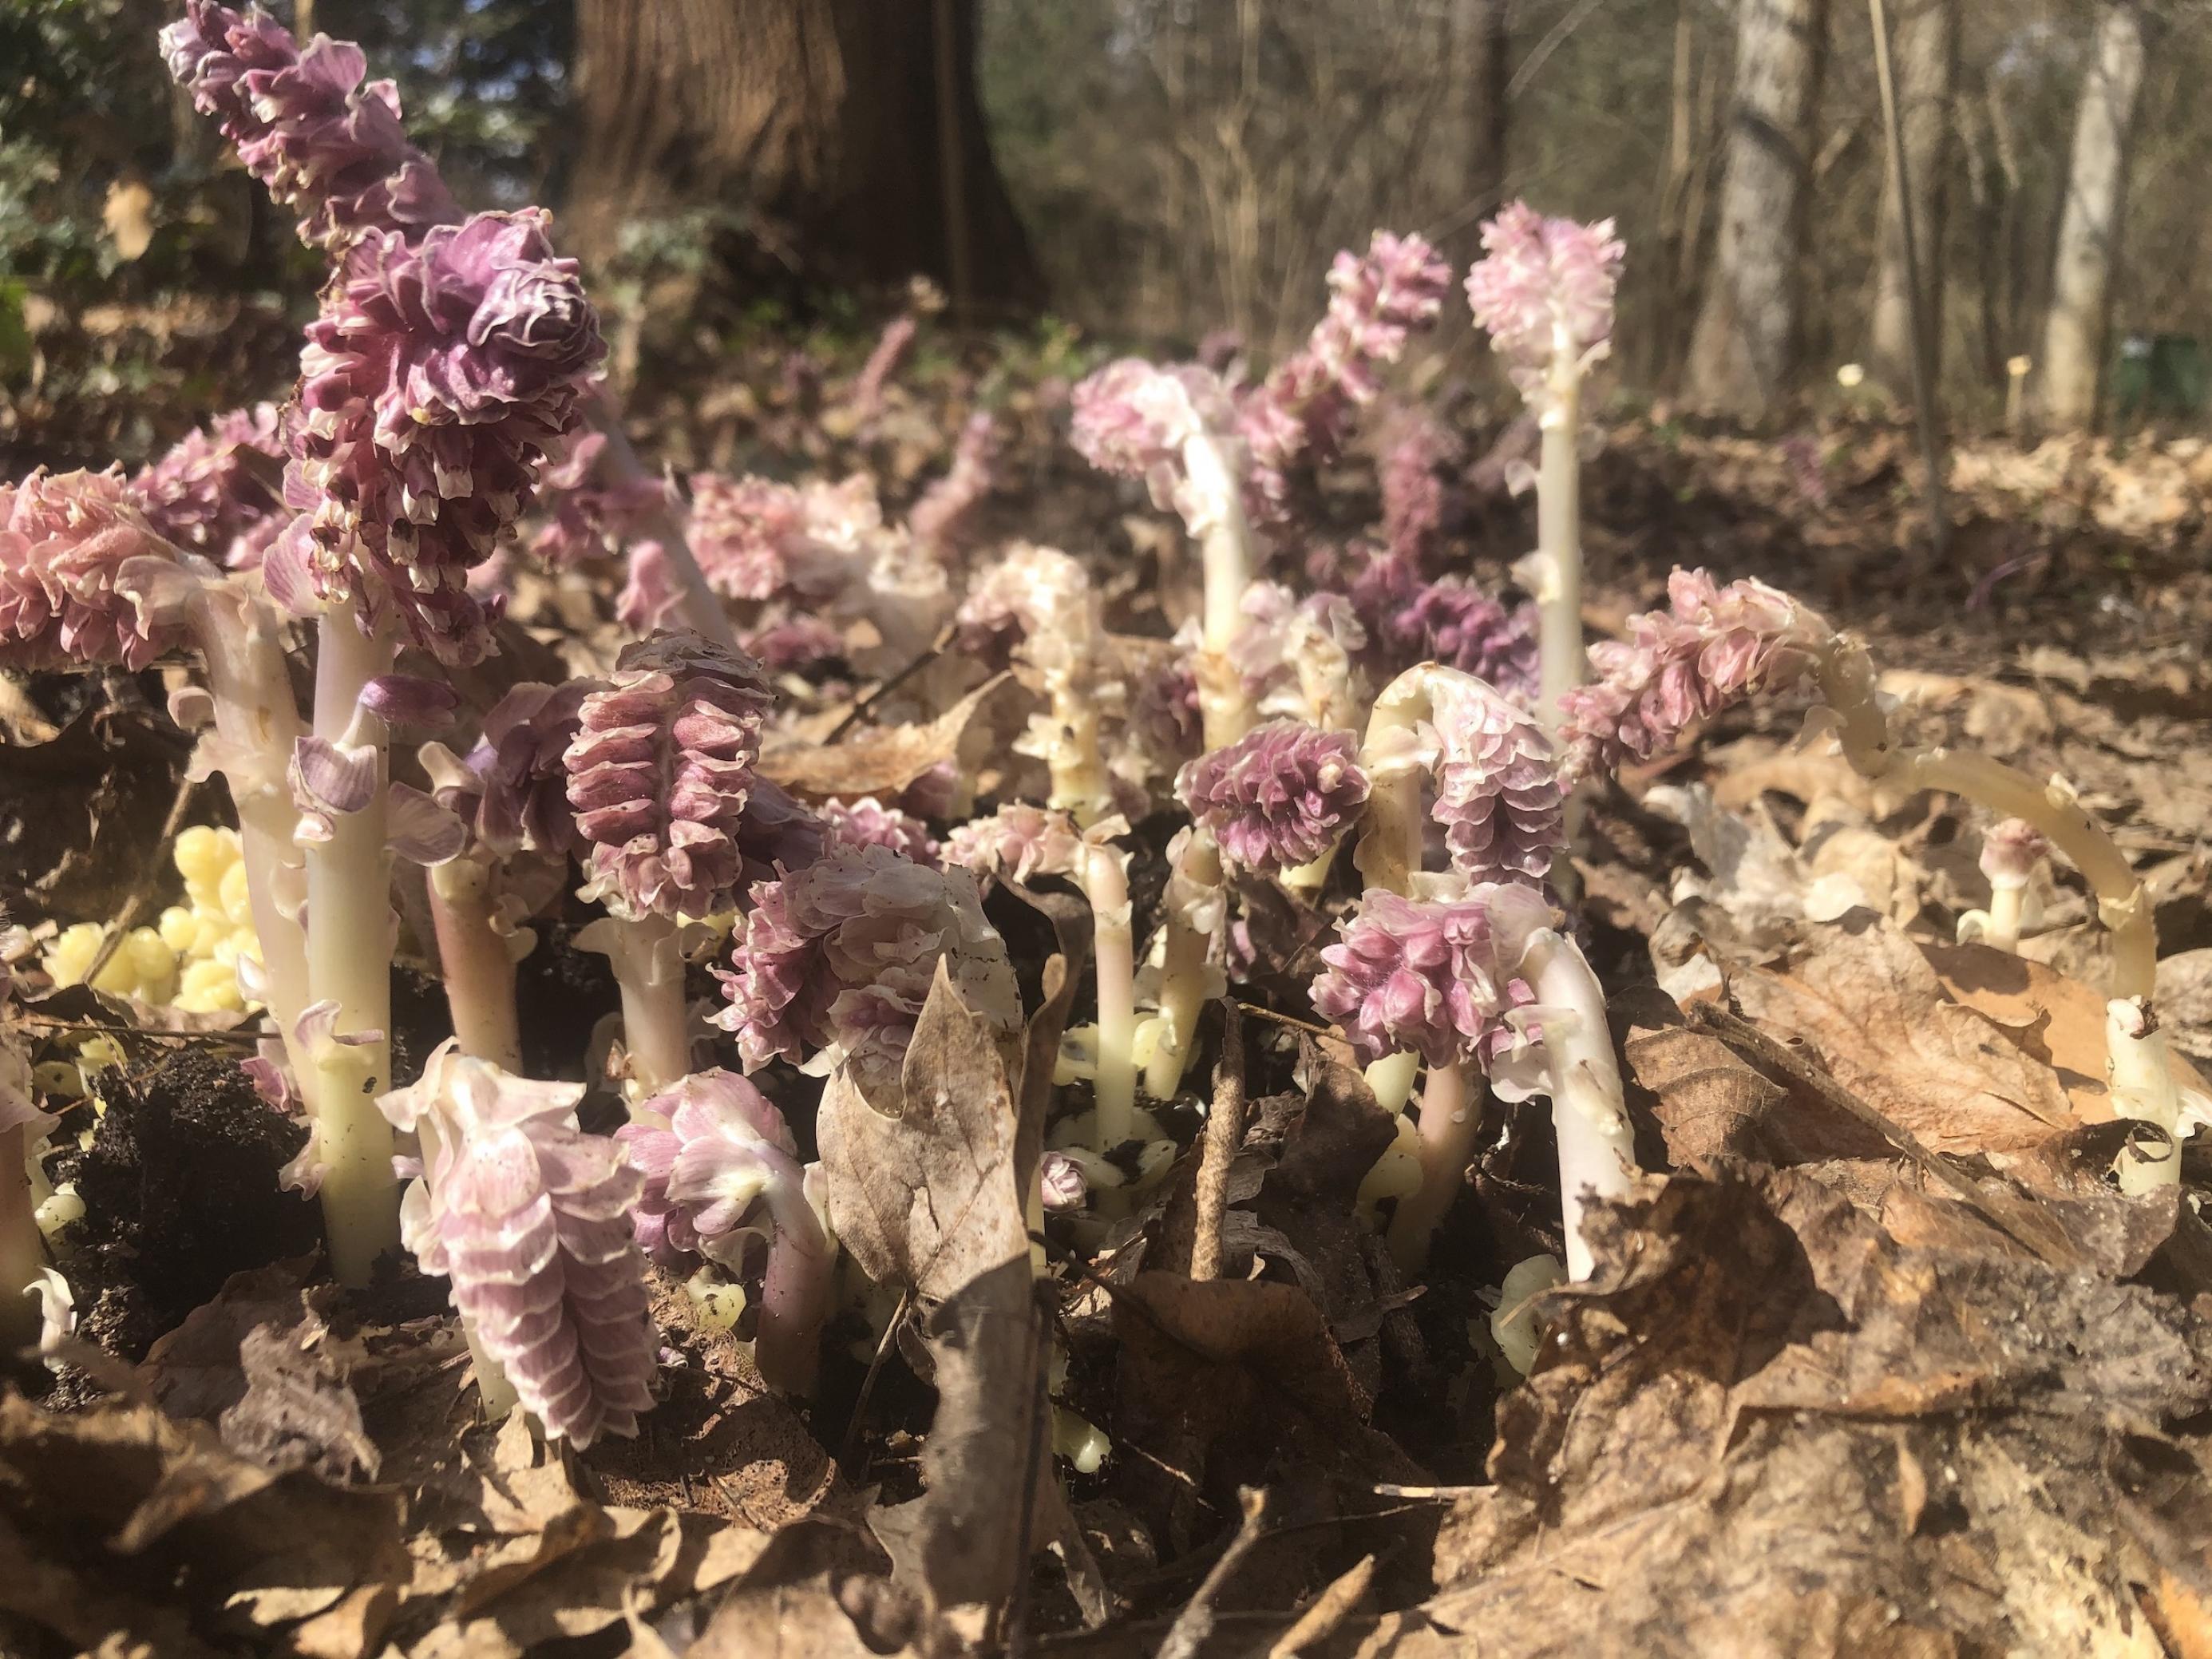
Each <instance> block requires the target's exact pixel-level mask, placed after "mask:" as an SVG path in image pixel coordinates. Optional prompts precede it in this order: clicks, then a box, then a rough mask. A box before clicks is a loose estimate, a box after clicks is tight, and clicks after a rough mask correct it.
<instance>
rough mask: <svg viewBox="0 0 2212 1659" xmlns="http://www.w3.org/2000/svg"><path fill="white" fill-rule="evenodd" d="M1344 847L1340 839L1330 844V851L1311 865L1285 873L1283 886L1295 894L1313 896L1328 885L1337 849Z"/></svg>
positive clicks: (1301, 866)
mask: <svg viewBox="0 0 2212 1659" xmlns="http://www.w3.org/2000/svg"><path fill="white" fill-rule="evenodd" d="M1340 845H1342V840H1341V838H1339V839H1338V840H1337V841H1333V842H1330V843H1329V846H1328V851H1327V852H1326V853H1323V854H1322V855H1321V856H1320V857H1319V858H1317V859H1316V860H1313V861H1312V862H1311V863H1310V864H1301V865H1299V866H1297V868H1296V869H1294V870H1285V871H1284V872H1283V885H1284V886H1285V887H1287V888H1289V889H1290V890H1291V891H1292V892H1293V893H1304V894H1306V895H1309V896H1310V895H1312V894H1315V893H1318V892H1319V891H1321V890H1322V888H1323V887H1326V886H1327V885H1328V872H1329V871H1330V870H1331V869H1332V868H1334V866H1335V864H1336V849H1337V848H1338V847H1339V846H1340Z"/></svg>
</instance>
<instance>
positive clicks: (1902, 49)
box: [1868, 0, 1959, 398]
mask: <svg viewBox="0 0 2212 1659" xmlns="http://www.w3.org/2000/svg"><path fill="white" fill-rule="evenodd" d="M1896 10H1897V27H1896V45H1895V52H1896V58H1897V103H1898V118H1899V123H1900V125H1903V127H1904V129H1905V183H1906V188H1908V189H1909V190H1911V192H1912V229H1913V234H1914V240H1915V241H1916V243H1917V245H1918V247H1919V250H1920V280H1921V284H1922V286H1923V289H1924V290H1925V291H1924V292H1923V295H1922V296H1921V297H1922V302H1923V303H1922V308H1921V315H1922V317H1923V319H1925V322H1926V326H1927V330H1928V337H1927V339H1926V340H1925V342H1924V343H1923V349H1924V350H1925V352H1926V354H1927V356H1926V358H1925V361H1926V362H1927V365H1928V374H1929V383H1930V384H1931V385H1934V384H1936V382H1937V381H1938V380H1940V378H1941V374H1942V362H1943V223H1944V209H1945V205H1946V203H1945V197H1946V195H1947V194H1948V191H1947V186H1948V182H1949V176H1950V171H1951V106H1952V97H1953V93H1954V88H1955V87H1956V84H1957V81H1958V74H1959V5H1958V0H1899V3H1898V5H1897V8H1896ZM1882 176H1883V183H1882V191H1881V261H1880V263H1879V264H1878V266H1877V267H1876V270H1875V296H1874V323H1873V331H1872V332H1873V338H1872V341H1871V343H1870V344H1869V349H1868V368H1869V369H1870V370H1871V371H1872V373H1873V374H1874V377H1875V380H1877V381H1879V382H1880V383H1881V386H1883V387H1884V388H1886V389H1887V391H1888V392H1889V393H1890V394H1891V396H1893V397H1897V398H1902V397H1903V396H1905V393H1906V392H1909V391H1910V390H1911V386H1912V359H1911V351H1912V290H1911V279H1910V278H1909V277H1908V276H1907V275H1906V273H1905V236H1904V230H1903V226H1902V224H1901V223H1900V222H1899V206H1898V201H1897V187H1896V178H1895V174H1894V173H1893V171H1892V170H1889V169H1885V170H1884V173H1883V175H1882Z"/></svg>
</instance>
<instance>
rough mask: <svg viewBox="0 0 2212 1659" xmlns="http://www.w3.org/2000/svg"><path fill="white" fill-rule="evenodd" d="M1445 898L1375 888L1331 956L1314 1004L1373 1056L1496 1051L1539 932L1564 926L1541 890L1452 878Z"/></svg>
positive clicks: (1437, 1062)
mask: <svg viewBox="0 0 2212 1659" xmlns="http://www.w3.org/2000/svg"><path fill="white" fill-rule="evenodd" d="M1444 885H1445V888H1446V891H1445V892H1444V893H1443V895H1442V896H1436V897H1415V898H1407V897H1404V896H1401V895H1399V894H1397V893H1394V892H1391V891H1390V890H1389V889H1387V888H1380V887H1377V888H1370V890H1368V891H1367V893H1366V894H1365V895H1364V896H1363V897H1362V898H1361V899H1360V901H1359V908H1358V909H1357V910H1355V911H1353V912H1352V915H1350V916H1348V917H1346V919H1345V920H1344V921H1342V922H1340V923H1339V924H1338V932H1339V933H1340V939H1338V942H1337V943H1336V944H1334V945H1329V946H1328V948H1327V949H1325V950H1323V951H1322V953H1321V956H1322V961H1323V962H1324V963H1328V967H1327V968H1326V969H1324V970H1323V971H1322V974H1321V975H1320V976H1319V977H1318V978H1316V980H1315V981H1314V985H1313V1005H1314V1008H1315V1011H1316V1012H1318V1013H1319V1014H1320V1015H1321V1016H1322V1018H1325V1019H1329V1020H1333V1021H1334V1022H1335V1023H1336V1024H1337V1027H1338V1029H1339V1030H1341V1031H1343V1033H1344V1035H1345V1038H1346V1041H1347V1042H1350V1043H1351V1044H1352V1048H1354V1050H1356V1051H1357V1052H1358V1054H1359V1057H1360V1058H1361V1059H1362V1060H1380V1059H1381V1058H1382V1057H1383V1055H1385V1054H1393V1053H1395V1052H1397V1051H1399V1050H1401V1049H1404V1050H1408V1051H1410V1052H1412V1053H1414V1054H1419V1055H1420V1057H1421V1058H1422V1059H1423V1060H1425V1061H1426V1062H1427V1063H1428V1064H1430V1065H1431V1066H1449V1065H1453V1064H1455V1063H1457V1062H1459V1061H1461V1060H1482V1059H1486V1058H1487V1056H1488V1054H1489V1053H1490V1052H1491V1050H1492V1048H1494V1047H1495V1046H1496V1045H1497V1044H1498V1043H1499V1042H1500V1041H1501V1040H1503V1039H1504V1038H1505V1037H1506V1036H1507V1035H1508V1034H1507V1033H1506V1031H1505V1029H1504V1024H1503V1021H1504V1016H1505V1014H1506V1013H1507V1012H1509V1011H1510V1010H1511V1009H1512V1008H1514V1007H1515V1006H1518V1005H1519V1004H1521V1003H1522V1002H1523V1001H1524V1000H1526V998H1525V996H1524V995H1522V994H1518V993H1516V990H1515V989H1514V983H1513V982H1514V981H1515V979H1516V977H1517V976H1518V974H1519V970H1520V964H1521V960H1522V957H1523V956H1525V955H1526V954H1527V951H1528V939H1529V936H1530V935H1531V934H1532V933H1534V932H1535V931H1536V930H1537V929H1538V928H1542V927H1552V926H1553V925H1554V923H1555V921H1557V917H1556V915H1554V913H1553V909H1552V907H1551V906H1550V904H1548V903H1547V902H1546V901H1545V900H1544V898H1543V896H1541V894H1539V893H1537V892H1536V891H1535V890H1534V889H1533V888H1529V887H1524V886H1522V885H1520V884H1517V883H1507V884H1502V885H1492V884H1475V885H1473V886H1469V885H1467V884H1463V883H1455V882H1448V883H1446V884H1444Z"/></svg>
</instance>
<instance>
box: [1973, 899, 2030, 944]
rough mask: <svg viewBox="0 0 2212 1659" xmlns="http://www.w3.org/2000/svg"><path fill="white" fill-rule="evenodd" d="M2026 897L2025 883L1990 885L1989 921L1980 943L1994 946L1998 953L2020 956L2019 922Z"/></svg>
mask: <svg viewBox="0 0 2212 1659" xmlns="http://www.w3.org/2000/svg"><path fill="white" fill-rule="evenodd" d="M2026 898H2027V883H2025V882H2009V881H2008V882H1999V883H1992V884H1990V908H1989V921H1988V922H1987V924H1986V925H1985V926H1984V928H1983V930H1982V942H1983V943H1984V944H1985V945H1995V946H1996V948H1997V949H1998V950H2000V951H2011V952H2012V953H2013V954H2014V955H2015V956H2017V955H2019V954H2020V922H2021V910H2022V908H2024V903H2023V902H2024V901H2025V899H2026Z"/></svg>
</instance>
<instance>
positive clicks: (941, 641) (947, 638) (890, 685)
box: [823, 623, 952, 744]
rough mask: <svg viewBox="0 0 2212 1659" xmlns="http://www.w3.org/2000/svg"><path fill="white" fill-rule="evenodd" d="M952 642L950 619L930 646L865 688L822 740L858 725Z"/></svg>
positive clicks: (841, 735) (833, 739)
mask: <svg viewBox="0 0 2212 1659" xmlns="http://www.w3.org/2000/svg"><path fill="white" fill-rule="evenodd" d="M951 643H952V629H951V625H950V624H949V623H948V624H947V625H946V626H945V627H943V628H940V629H938V631H937V637H936V638H935V639H933V640H932V641H930V642H929V647H928V648H927V650H925V651H923V652H922V653H921V655H919V656H917V657H916V658H915V659H914V660H913V661H911V662H909V663H908V664H907V665H906V666H905V667H903V668H902V669H900V670H899V671H898V672H896V674H893V675H892V676H891V677H890V678H889V679H887V680H878V682H877V683H876V684H874V685H872V686H871V687H870V688H869V689H868V690H866V691H863V692H862V693H861V694H860V696H857V697H855V698H854V699H853V706H852V707H851V708H848V709H847V710H846V711H845V717H844V719H842V720H839V721H838V722H837V724H836V725H835V726H831V727H830V728H829V736H828V737H826V738H823V742H824V743H825V744H827V743H835V742H836V741H837V739H838V738H842V737H843V736H844V735H845V734H846V733H847V732H849V731H851V730H852V729H853V728H854V726H858V725H859V724H860V721H861V720H863V719H864V718H866V715H867V714H868V711H869V710H870V709H872V708H874V707H875V706H876V705H877V704H878V703H879V702H882V701H883V700H884V698H885V697H887V696H890V694H891V693H892V692H894V691H896V690H898V689H899V687H901V686H902V685H904V684H906V683H907V682H908V680H910V679H912V678H914V677H915V675H916V674H919V673H920V672H921V671H922V670H923V669H925V668H927V666H928V665H930V664H931V663H933V662H935V661H936V660H937V659H939V657H941V656H943V655H944V654H945V647H947V646H949V645H951Z"/></svg>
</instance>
